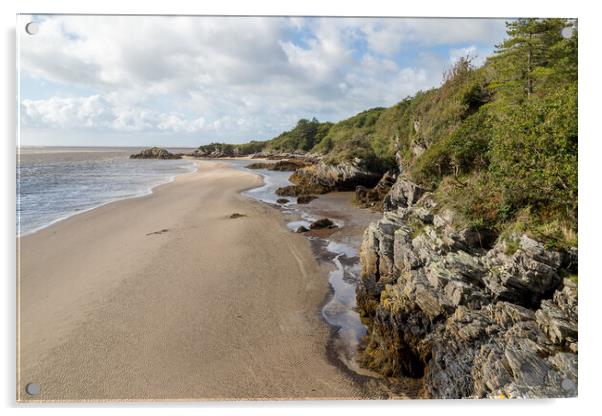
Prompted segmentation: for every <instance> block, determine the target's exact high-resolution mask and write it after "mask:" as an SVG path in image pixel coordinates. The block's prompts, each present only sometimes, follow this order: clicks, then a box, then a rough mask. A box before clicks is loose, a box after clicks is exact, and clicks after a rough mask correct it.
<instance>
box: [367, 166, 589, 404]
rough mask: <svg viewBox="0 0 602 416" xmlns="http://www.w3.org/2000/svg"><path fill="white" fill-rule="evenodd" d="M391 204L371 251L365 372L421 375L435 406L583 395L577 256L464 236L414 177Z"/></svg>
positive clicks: (394, 192)
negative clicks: (448, 401)
mask: <svg viewBox="0 0 602 416" xmlns="http://www.w3.org/2000/svg"><path fill="white" fill-rule="evenodd" d="M385 201H386V203H385V207H384V208H385V212H384V214H383V218H382V220H380V221H378V222H376V223H373V224H371V225H370V226H369V227H368V229H367V230H366V232H365V235H364V240H363V243H362V247H361V251H360V258H361V264H362V276H361V281H360V283H359V285H358V287H357V303H358V309H359V311H360V314H361V316H362V319H363V320H364V322H365V323H366V324H367V326H368V334H367V336H366V337H365V339H364V342H363V345H362V351H361V363H362V365H364V366H366V367H368V368H370V369H372V370H376V371H379V372H381V373H383V374H385V375H387V376H392V377H396V376H402V375H405V376H410V377H416V378H421V379H422V381H423V395H424V396H425V397H436V398H461V397H499V396H503V397H565V396H575V395H576V394H577V352H578V343H577V335H578V334H577V332H578V331H577V318H578V316H577V286H576V284H575V283H573V282H571V281H569V280H567V279H564V278H563V276H564V275H566V274H567V273H569V272H570V273H574V272H576V265H577V255H576V250H571V251H560V250H552V249H547V248H545V247H544V245H543V244H541V243H540V242H537V241H535V240H533V239H532V238H530V237H529V236H527V235H513V236H510V238H509V239H510V240H512V244H511V247H510V245H509V243H508V242H507V240H506V239H500V240H499V241H496V236H495V234H494V233H491V232H486V231H474V230H469V229H460V230H457V229H456V228H455V227H454V226H453V223H454V221H453V219H454V214H453V212H450V211H448V210H445V209H443V208H441V207H437V206H436V204H435V202H434V200H433V198H432V197H431V195H430V194H429V193H428V192H426V191H425V190H424V189H422V188H420V187H419V186H416V185H415V184H413V183H412V182H411V181H409V180H407V179H406V178H404V177H399V178H398V179H397V181H396V183H395V185H394V186H393V187H392V188H391V191H390V192H389V194H388V195H387V197H386V198H385Z"/></svg>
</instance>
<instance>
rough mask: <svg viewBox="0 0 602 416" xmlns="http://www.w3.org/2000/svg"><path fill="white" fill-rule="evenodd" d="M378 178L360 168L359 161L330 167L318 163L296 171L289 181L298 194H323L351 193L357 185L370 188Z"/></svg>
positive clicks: (327, 164) (326, 164) (324, 163)
mask: <svg viewBox="0 0 602 416" xmlns="http://www.w3.org/2000/svg"><path fill="white" fill-rule="evenodd" d="M379 178H380V176H379V175H377V174H375V173H373V172H370V171H368V170H365V169H363V168H361V167H360V161H359V160H355V161H353V162H343V163H340V164H337V165H332V164H329V163H326V162H318V163H315V164H313V165H310V166H306V167H304V168H301V169H298V170H297V171H295V173H293V174H292V175H291V177H290V179H289V180H290V181H291V182H292V183H293V184H295V185H296V186H297V187H298V188H299V194H325V193H327V192H331V191H352V190H355V188H356V187H357V186H358V185H362V186H367V187H372V186H374V185H376V183H377V182H378V180H379Z"/></svg>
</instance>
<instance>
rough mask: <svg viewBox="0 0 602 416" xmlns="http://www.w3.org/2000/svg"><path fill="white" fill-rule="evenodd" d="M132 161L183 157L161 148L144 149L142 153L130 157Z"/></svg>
mask: <svg viewBox="0 0 602 416" xmlns="http://www.w3.org/2000/svg"><path fill="white" fill-rule="evenodd" d="M130 159H182V156H181V155H174V154H173V153H170V152H168V151H167V150H165V149H162V148H160V147H151V148H150V149H144V150H142V151H141V152H140V153H136V154H134V155H131V156H130Z"/></svg>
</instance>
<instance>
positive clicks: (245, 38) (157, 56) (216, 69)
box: [19, 16, 504, 144]
mask: <svg viewBox="0 0 602 416" xmlns="http://www.w3.org/2000/svg"><path fill="white" fill-rule="evenodd" d="M503 27H504V25H503V22H501V21H499V20H477V19H449V20H446V19H442V20H439V19H392V18H387V19H372V18H369V19H368V18H366V19H332V18H316V19H313V18H263V17H252V18H251V17H249V18H240V17H210V18H209V17H207V18H201V17H175V16H138V17H134V16H43V17H39V32H38V34H37V35H35V36H28V35H22V36H21V39H20V52H19V53H20V63H21V71H22V74H26V75H27V77H28V78H27V79H28V81H27V82H32V83H35V82H45V83H50V84H52V85H54V86H55V88H54V89H53V90H52V94H50V95H49V96H44V97H36V98H35V99H33V98H31V97H27V96H24V97H22V100H21V103H20V105H21V114H22V120H21V121H22V124H23V126H24V127H27V128H41V127H44V128H54V129H62V130H63V131H67V132H68V131H71V130H73V129H98V130H103V129H104V130H106V131H108V132H147V131H153V132H157V133H165V134H180V135H181V134H190V135H194V138H195V140H196V141H197V142H196V143H194V144H197V143H198V142H199V141H203V140H210V139H223V140H228V141H243V140H248V139H250V138H269V137H271V136H273V135H275V134H277V133H279V132H280V131H282V130H284V129H288V128H290V127H291V126H292V125H294V123H295V122H296V120H297V119H298V118H301V117H312V116H316V117H318V118H319V119H321V120H333V121H336V120H339V119H342V118H345V117H348V116H351V115H353V114H354V113H356V112H358V111H361V110H364V109H366V108H370V107H374V106H387V105H392V104H394V103H395V102H397V101H399V100H400V99H402V98H403V97H405V96H407V95H410V94H413V93H415V92H416V91H418V90H419V89H426V88H430V87H433V86H436V85H437V84H438V83H439V82H440V81H441V74H442V72H443V69H444V68H445V67H446V66H447V65H449V64H450V61H451V62H452V63H453V60H454V59H457V56H459V54H461V53H464V52H465V50H467V49H466V48H468V49H470V48H475V51H478V50H479V49H478V48H480V47H491V46H492V45H493V44H494V43H496V42H499V41H500V40H501V38H502V34H503ZM447 45H449V46H450V49H449V57H446V56H440V55H437V54H435V53H428V52H425V53H418V54H417V52H416V51H413V52H411V53H410V52H409V49H408V48H410V47H413V48H419V49H424V50H425V51H428V49H429V48H430V47H433V46H447ZM74 86H78V87H82V88H85V89H86V90H89V91H92V93H91V94H87V95H86V96H73V95H74V94H73V92H72V90H71V87H74ZM62 89H64V91H65V93H64V94H61V93H60V91H61V90H62ZM57 91H58V93H57ZM191 144H192V142H191Z"/></svg>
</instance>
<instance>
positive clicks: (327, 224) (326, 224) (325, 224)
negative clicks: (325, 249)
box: [309, 218, 337, 230]
mask: <svg viewBox="0 0 602 416" xmlns="http://www.w3.org/2000/svg"><path fill="white" fill-rule="evenodd" d="M309 228H310V229H311V230H321V229H323V228H337V225H336V224H335V223H334V222H333V221H332V220H331V219H329V218H320V219H319V220H316V221H314V222H312V223H311V224H310V225H309Z"/></svg>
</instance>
